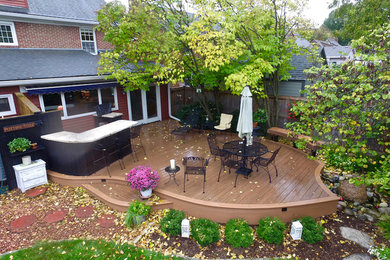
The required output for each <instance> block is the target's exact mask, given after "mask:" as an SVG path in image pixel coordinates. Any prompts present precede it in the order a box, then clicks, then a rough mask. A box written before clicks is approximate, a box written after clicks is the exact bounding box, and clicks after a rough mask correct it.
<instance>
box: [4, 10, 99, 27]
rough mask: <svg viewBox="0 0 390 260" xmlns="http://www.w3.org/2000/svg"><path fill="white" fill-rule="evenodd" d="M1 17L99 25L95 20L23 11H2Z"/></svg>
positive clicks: (17, 19)
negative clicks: (23, 12)
mask: <svg viewBox="0 0 390 260" xmlns="http://www.w3.org/2000/svg"><path fill="white" fill-rule="evenodd" d="M0 17H1V18H2V19H8V20H10V18H12V21H19V22H25V21H36V22H58V23H66V24H82V25H98V24H99V23H98V22H97V21H94V20H81V19H72V18H61V17H50V16H43V15H34V14H22V13H11V12H1V11H0Z"/></svg>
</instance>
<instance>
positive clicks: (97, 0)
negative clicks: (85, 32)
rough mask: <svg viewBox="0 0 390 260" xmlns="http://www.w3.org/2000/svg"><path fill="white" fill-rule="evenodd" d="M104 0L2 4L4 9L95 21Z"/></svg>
mask: <svg viewBox="0 0 390 260" xmlns="http://www.w3.org/2000/svg"><path fill="white" fill-rule="evenodd" d="M103 5H105V1H104V0H28V6H29V9H28V10H26V9H24V8H13V7H8V6H1V8H0V9H1V10H2V11H6V12H15V13H19V12H23V13H27V14H30V15H39V16H46V17H55V18H67V19H77V20H86V21H95V20H96V12H97V11H98V10H100V9H101V8H102V6H103Z"/></svg>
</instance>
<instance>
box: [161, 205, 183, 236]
mask: <svg viewBox="0 0 390 260" xmlns="http://www.w3.org/2000/svg"><path fill="white" fill-rule="evenodd" d="M185 217H186V215H185V213H184V212H183V211H179V210H175V209H171V210H169V212H168V214H167V215H166V216H165V217H164V218H163V219H162V220H161V222H160V226H161V230H162V231H163V232H164V233H166V234H170V235H172V236H178V235H180V234H181V221H182V220H183V219H184V218H185Z"/></svg>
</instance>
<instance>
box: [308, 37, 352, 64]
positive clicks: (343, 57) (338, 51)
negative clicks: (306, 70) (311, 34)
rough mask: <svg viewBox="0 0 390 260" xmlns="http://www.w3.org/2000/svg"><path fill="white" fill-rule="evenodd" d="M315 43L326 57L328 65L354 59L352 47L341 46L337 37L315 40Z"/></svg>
mask: <svg viewBox="0 0 390 260" xmlns="http://www.w3.org/2000/svg"><path fill="white" fill-rule="evenodd" d="M313 44H316V45H317V46H318V47H319V53H320V54H321V56H322V57H323V58H324V59H325V62H326V64H327V65H331V64H337V65H338V64H342V63H344V62H346V61H348V60H351V59H353V49H352V47H351V46H341V45H340V44H339V43H338V42H337V40H335V39H328V40H326V41H321V40H313Z"/></svg>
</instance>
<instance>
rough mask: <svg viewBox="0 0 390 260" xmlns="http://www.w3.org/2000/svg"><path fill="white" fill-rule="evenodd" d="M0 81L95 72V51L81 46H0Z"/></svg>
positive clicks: (96, 65) (96, 61) (87, 74)
mask: <svg viewBox="0 0 390 260" xmlns="http://www.w3.org/2000/svg"><path fill="white" fill-rule="evenodd" d="M0 57H1V59H0V68H1V69H0V81H3V80H23V79H44V78H54V77H77V76H96V75H97V67H98V61H99V55H92V54H90V53H88V52H86V51H83V50H58V49H0Z"/></svg>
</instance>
